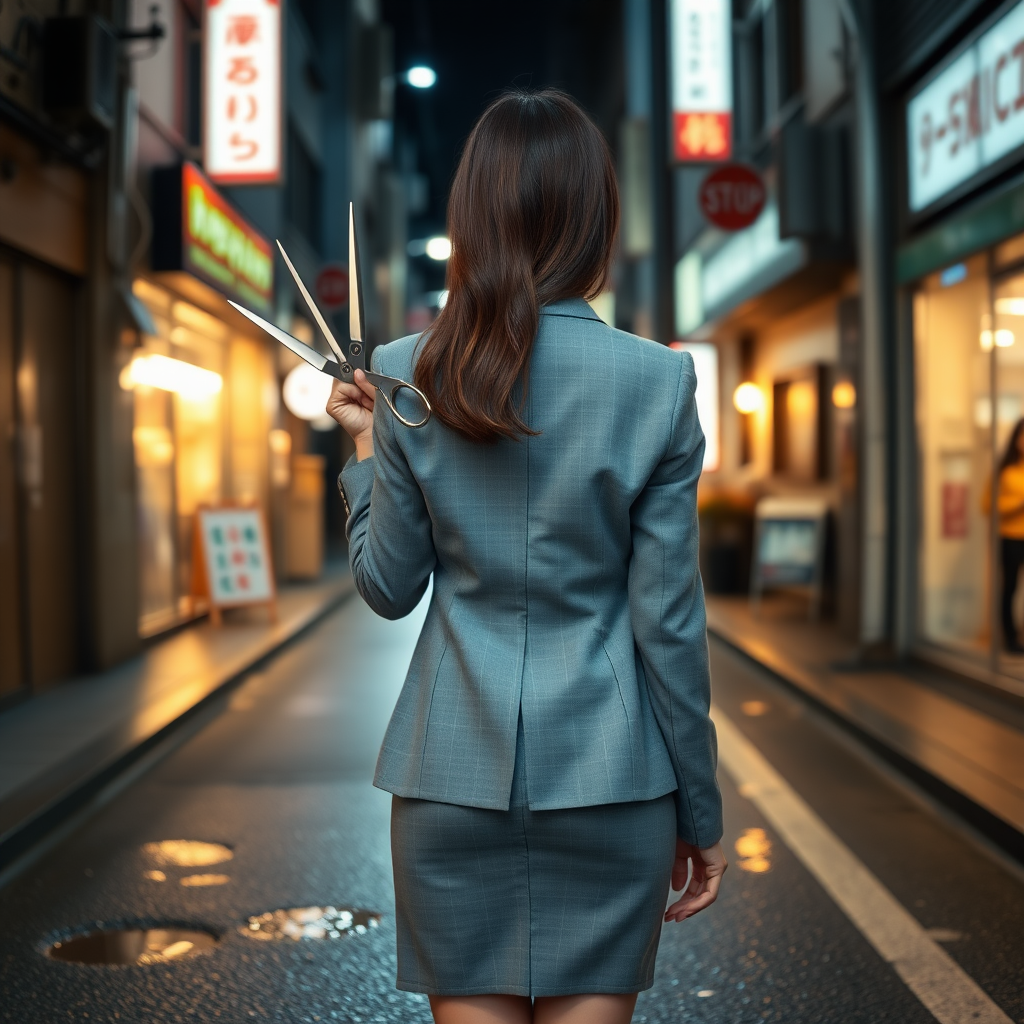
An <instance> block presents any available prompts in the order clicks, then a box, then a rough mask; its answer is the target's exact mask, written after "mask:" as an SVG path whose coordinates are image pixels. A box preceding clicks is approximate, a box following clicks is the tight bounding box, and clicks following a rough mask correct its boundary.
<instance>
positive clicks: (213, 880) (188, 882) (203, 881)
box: [178, 875, 231, 888]
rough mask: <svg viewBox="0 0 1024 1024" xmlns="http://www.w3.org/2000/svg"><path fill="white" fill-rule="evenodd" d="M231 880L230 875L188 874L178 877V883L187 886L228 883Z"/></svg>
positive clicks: (196, 886)
mask: <svg viewBox="0 0 1024 1024" xmlns="http://www.w3.org/2000/svg"><path fill="white" fill-rule="evenodd" d="M230 881H231V876H230V875H186V876H185V877H184V878H179V879H178V885H184V886H185V887H186V888H200V887H202V886H205V885H227V884H228V882H230Z"/></svg>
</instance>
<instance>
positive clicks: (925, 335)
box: [914, 256, 1024, 661]
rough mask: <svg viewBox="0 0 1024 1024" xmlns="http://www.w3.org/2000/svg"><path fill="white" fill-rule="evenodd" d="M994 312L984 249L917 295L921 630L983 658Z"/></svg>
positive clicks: (988, 619) (989, 582)
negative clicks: (983, 253) (982, 252)
mask: <svg viewBox="0 0 1024 1024" xmlns="http://www.w3.org/2000/svg"><path fill="white" fill-rule="evenodd" d="M991 312H992V306H991V289H990V283H989V274H988V266H987V257H985V256H981V257H977V258H975V259H973V260H971V261H969V262H968V263H965V264H959V265H958V266H956V267H954V268H950V269H948V270H946V271H944V272H943V273H941V274H935V275H933V276H932V277H930V278H928V279H926V280H925V281H923V282H922V284H921V286H920V288H919V290H918V292H917V294H916V295H915V297H914V344H915V349H916V365H917V374H916V385H917V421H918V444H919V455H920V463H919V464H920V488H921V500H920V516H921V522H920V550H919V576H918V579H919V602H918V614H919V630H920V635H921V637H922V639H923V640H925V641H926V642H929V643H933V644H937V645H940V646H942V647H945V648H947V649H951V650H953V651H955V652H957V653H959V654H963V655H967V656H968V657H971V658H974V659H977V660H979V661H989V660H990V659H991V657H992V642H993V631H992V618H993V607H992V594H993V577H992V548H993V545H992V541H991V531H990V520H991V508H990V501H989V499H990V495H991V490H992V484H991V480H992V463H993V459H992V452H993V428H992V395H993V391H994V378H995V358H996V357H995V354H994V353H995V335H994V332H993V329H992V324H991ZM1022 341H1024V338H1022ZM998 415H999V416H1000V417H1001V416H1002V410H1000V413H999V414H998Z"/></svg>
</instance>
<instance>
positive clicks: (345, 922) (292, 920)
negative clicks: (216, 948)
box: [238, 907, 380, 941]
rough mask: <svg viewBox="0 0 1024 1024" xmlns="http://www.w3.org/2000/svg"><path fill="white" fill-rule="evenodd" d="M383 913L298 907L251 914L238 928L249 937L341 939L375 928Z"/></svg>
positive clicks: (343, 908)
mask: <svg viewBox="0 0 1024 1024" xmlns="http://www.w3.org/2000/svg"><path fill="white" fill-rule="evenodd" d="M379 923H380V914H375V913H374V912H373V911H372V910H357V909H355V908H354V907H295V908H293V909H291V910H268V911H267V913H265V914H259V915H257V916H254V917H250V918H249V920H248V922H247V923H246V924H244V925H242V926H241V927H240V928H239V929H238V930H239V931H240V932H241V933H242V934H243V935H248V936H249V938H250V939H264V940H268V941H269V940H271V939H294V940H296V941H298V940H299V939H340V938H342V937H343V936H345V935H352V934H355V935H363V934H364V933H365V932H366V930H367V928H376V927H377V925H378V924H379Z"/></svg>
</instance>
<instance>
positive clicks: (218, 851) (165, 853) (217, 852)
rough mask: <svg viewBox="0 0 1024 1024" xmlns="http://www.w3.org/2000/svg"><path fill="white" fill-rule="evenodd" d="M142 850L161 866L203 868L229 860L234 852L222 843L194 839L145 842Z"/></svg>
mask: <svg viewBox="0 0 1024 1024" xmlns="http://www.w3.org/2000/svg"><path fill="white" fill-rule="evenodd" d="M142 852H143V853H144V854H145V855H146V856H147V857H149V859H150V860H151V861H152V862H153V863H154V864H157V865H159V866H160V867H162V868H169V867H176V868H205V867H209V866H210V865H211V864H220V863H222V862H223V861H226V860H231V858H232V857H234V855H235V854H234V852H233V851H232V850H231V849H230V847H227V846H224V845H223V844H222V843H202V842H199V841H198V840H195V839H164V840H163V841H162V842H159V843H146V844H145V846H143V847H142Z"/></svg>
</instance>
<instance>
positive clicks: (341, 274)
mask: <svg viewBox="0 0 1024 1024" xmlns="http://www.w3.org/2000/svg"><path fill="white" fill-rule="evenodd" d="M315 288H316V297H317V301H318V302H319V303H320V305H321V306H323V308H324V309H327V310H330V311H332V312H333V311H334V310H336V309H341V307H342V306H344V305H346V304H347V303H348V270H347V269H346V268H345V267H343V266H342V265H341V264H340V263H329V264H328V265H327V266H326V267H324V268H323V270H321V271H320V273H319V274H317V275H316V284H315Z"/></svg>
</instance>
